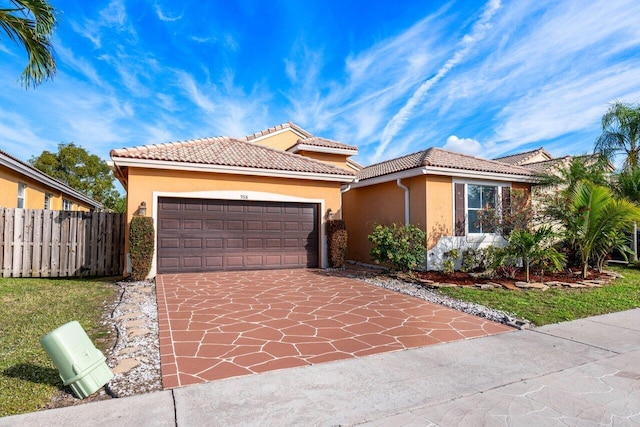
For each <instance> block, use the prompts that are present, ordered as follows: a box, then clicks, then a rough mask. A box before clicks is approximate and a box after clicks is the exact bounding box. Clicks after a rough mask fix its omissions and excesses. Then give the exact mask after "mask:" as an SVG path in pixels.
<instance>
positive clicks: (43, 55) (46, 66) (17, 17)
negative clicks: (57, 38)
mask: <svg viewBox="0 0 640 427" xmlns="http://www.w3.org/2000/svg"><path fill="white" fill-rule="evenodd" d="M10 3H11V6H12V7H4V8H0V28H2V30H4V32H5V33H6V34H7V35H8V36H9V38H10V39H11V40H13V41H14V42H16V43H18V44H21V45H23V46H24V48H25V49H26V51H27V54H28V55H29V62H28V64H27V66H26V67H25V69H24V71H23V72H22V76H21V77H20V80H21V82H22V84H23V85H24V86H25V87H26V88H29V87H36V86H37V85H39V84H40V83H42V82H43V81H44V80H46V79H50V78H52V77H53V76H54V74H55V72H56V62H55V59H54V58H53V47H52V46H51V35H52V34H53V30H54V28H55V25H56V17H55V13H54V9H53V7H52V6H51V5H49V3H47V1H46V0H10Z"/></svg>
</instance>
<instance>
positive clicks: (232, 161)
mask: <svg viewBox="0 0 640 427" xmlns="http://www.w3.org/2000/svg"><path fill="white" fill-rule="evenodd" d="M111 157H112V158H128V159H143V160H158V161H165V162H176V163H191V164H205V165H212V166H230V167H241V168H254V169H270V170H280V171H289V172H307V173H316V174H329V175H345V176H353V175H354V173H353V172H351V171H348V170H345V169H341V168H338V167H336V166H333V165H330V164H328V163H323V162H319V161H317V160H313V159H309V158H307V157H303V156H300V155H298V154H292V153H287V152H285V151H280V150H276V149H275V148H270V147H266V146H263V145H258V144H253V143H250V142H246V141H241V140H238V139H234V138H229V137H215V138H202V139H192V140H188V141H178V142H170V143H166V144H153V145H144V146H139V147H133V148H122V149H118V150H111ZM116 163H117V162H116Z"/></svg>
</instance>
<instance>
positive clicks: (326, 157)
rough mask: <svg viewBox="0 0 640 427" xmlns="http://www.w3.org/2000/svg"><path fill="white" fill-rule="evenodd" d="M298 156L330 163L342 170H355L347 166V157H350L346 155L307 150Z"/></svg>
mask: <svg viewBox="0 0 640 427" xmlns="http://www.w3.org/2000/svg"><path fill="white" fill-rule="evenodd" d="M296 154H299V155H301V156H305V157H309V158H311V159H315V160H319V161H321V162H325V163H329V164H331V165H334V166H337V167H339V168H342V169H348V170H350V171H352V170H353V169H352V168H351V167H350V166H347V157H349V156H345V155H344V154H330V153H317V152H315V151H306V150H301V151H298V152H297V153H296Z"/></svg>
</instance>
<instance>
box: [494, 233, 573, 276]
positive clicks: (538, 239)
mask: <svg viewBox="0 0 640 427" xmlns="http://www.w3.org/2000/svg"><path fill="white" fill-rule="evenodd" d="M553 236H554V233H553V230H552V228H551V227H550V226H547V225H542V226H540V227H538V228H536V229H535V230H533V231H529V230H524V229H516V230H513V231H512V232H511V235H510V236H509V244H508V245H507V246H506V247H505V248H504V251H503V256H505V257H518V258H520V260H521V261H522V266H523V267H524V274H525V280H526V281H527V282H528V281H529V270H530V268H531V264H533V263H534V262H538V263H541V264H545V265H549V266H550V267H551V269H552V270H555V271H557V270H560V269H562V267H563V265H564V263H565V257H564V255H562V254H561V253H560V252H558V251H557V250H556V249H555V248H554V247H552V246H551V244H552V238H553Z"/></svg>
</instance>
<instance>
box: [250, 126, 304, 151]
mask: <svg viewBox="0 0 640 427" xmlns="http://www.w3.org/2000/svg"><path fill="white" fill-rule="evenodd" d="M300 138H301V137H300V135H298V134H297V133H295V132H294V131H293V130H291V129H287V130H285V131H284V132H281V133H276V134H273V135H268V136H266V137H263V138H262V139H259V140H257V141H256V140H252V141H250V142H254V143H256V144H259V145H266V146H267V147H271V148H277V149H278V150H286V149H287V148H290V147H291V146H293V145H294V144H295V143H296V142H298V140H299V139H300Z"/></svg>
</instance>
